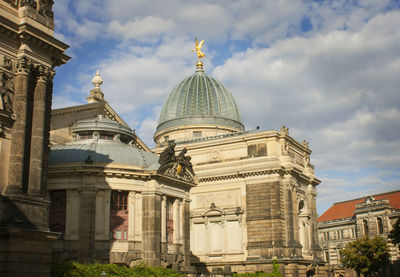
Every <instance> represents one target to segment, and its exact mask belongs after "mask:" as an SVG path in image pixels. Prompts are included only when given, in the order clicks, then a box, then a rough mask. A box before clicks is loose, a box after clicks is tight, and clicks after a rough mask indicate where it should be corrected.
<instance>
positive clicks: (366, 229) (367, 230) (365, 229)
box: [363, 219, 369, 235]
mask: <svg viewBox="0 0 400 277" xmlns="http://www.w3.org/2000/svg"><path fill="white" fill-rule="evenodd" d="M363 227H364V235H368V233H369V228H368V221H367V220H366V219H364V220H363Z"/></svg>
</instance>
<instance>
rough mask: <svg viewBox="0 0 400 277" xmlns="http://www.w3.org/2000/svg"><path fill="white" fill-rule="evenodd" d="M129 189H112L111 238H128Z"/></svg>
mask: <svg viewBox="0 0 400 277" xmlns="http://www.w3.org/2000/svg"><path fill="white" fill-rule="evenodd" d="M128 194H129V192H128V191H112V192H111V203H110V204H111V205H110V239H115V240H127V239H128V226H129V224H128Z"/></svg>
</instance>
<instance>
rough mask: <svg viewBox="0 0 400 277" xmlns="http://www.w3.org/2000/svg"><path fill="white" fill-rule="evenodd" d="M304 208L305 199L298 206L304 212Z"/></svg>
mask: <svg viewBox="0 0 400 277" xmlns="http://www.w3.org/2000/svg"><path fill="white" fill-rule="evenodd" d="M303 208H304V201H303V200H301V201H300V202H299V207H298V209H299V213H301V212H303Z"/></svg>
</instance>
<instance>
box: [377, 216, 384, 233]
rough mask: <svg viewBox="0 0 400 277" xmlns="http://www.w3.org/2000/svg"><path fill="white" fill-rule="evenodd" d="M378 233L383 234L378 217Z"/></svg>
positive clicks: (381, 223)
mask: <svg viewBox="0 0 400 277" xmlns="http://www.w3.org/2000/svg"><path fill="white" fill-rule="evenodd" d="M378 233H379V234H383V222H382V218H380V217H378Z"/></svg>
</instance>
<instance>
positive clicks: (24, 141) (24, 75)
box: [6, 57, 32, 194]
mask: <svg viewBox="0 0 400 277" xmlns="http://www.w3.org/2000/svg"><path fill="white" fill-rule="evenodd" d="M31 68H32V65H31V61H30V60H29V59H28V58H26V57H22V58H20V59H18V62H17V74H16V76H15V82H14V91H15V98H14V107H13V110H14V115H15V122H14V126H13V128H12V131H11V139H12V143H11V148H10V160H9V169H8V185H7V188H6V194H14V193H19V192H21V191H24V190H26V188H27V185H28V184H27V178H28V170H29V168H28V160H27V158H28V157H29V148H30V143H29V141H30V129H31V126H30V118H31V114H30V111H31V109H30V107H29V89H30V87H29V85H30V84H29V80H30V74H31Z"/></svg>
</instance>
